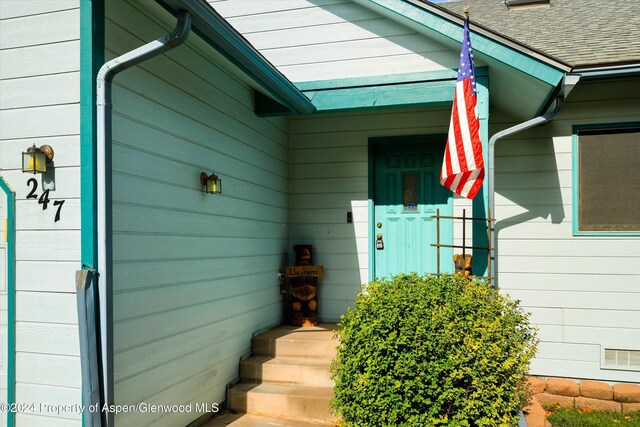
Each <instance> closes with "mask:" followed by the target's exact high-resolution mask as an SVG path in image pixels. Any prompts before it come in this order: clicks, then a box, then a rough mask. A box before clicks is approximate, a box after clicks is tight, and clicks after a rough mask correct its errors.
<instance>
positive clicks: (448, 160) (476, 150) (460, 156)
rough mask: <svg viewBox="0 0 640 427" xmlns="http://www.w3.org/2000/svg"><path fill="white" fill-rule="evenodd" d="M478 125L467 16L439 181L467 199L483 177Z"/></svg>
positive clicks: (470, 197)
mask: <svg viewBox="0 0 640 427" xmlns="http://www.w3.org/2000/svg"><path fill="white" fill-rule="evenodd" d="M479 129H480V122H479V121H478V110H477V108H476V77H475V71H474V68H473V50H472V49H471V41H470V40H469V20H468V19H465V21H464V33H463V36H462V53H460V68H458V80H457V81H456V88H455V92H454V95H453V111H452V112H451V122H450V123H449V135H448V137H447V146H446V148H445V152H444V161H443V162H442V171H441V172H440V183H441V184H442V185H444V186H445V187H447V188H448V189H450V190H451V191H453V192H454V193H457V194H459V195H461V196H463V197H466V198H469V199H473V198H474V197H475V195H476V194H478V191H479V190H480V187H482V181H483V180H484V159H483V158H482V143H481V142H480V134H479Z"/></svg>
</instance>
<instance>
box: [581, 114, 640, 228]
mask: <svg viewBox="0 0 640 427" xmlns="http://www.w3.org/2000/svg"><path fill="white" fill-rule="evenodd" d="M578 162H579V163H578V173H579V178H578V179H579V182H578V184H579V186H578V191H579V193H578V203H579V206H578V221H579V224H578V228H579V230H580V231H640V128H637V127H636V128H625V129H606V130H603V129H599V130H588V131H587V130H581V131H578Z"/></svg>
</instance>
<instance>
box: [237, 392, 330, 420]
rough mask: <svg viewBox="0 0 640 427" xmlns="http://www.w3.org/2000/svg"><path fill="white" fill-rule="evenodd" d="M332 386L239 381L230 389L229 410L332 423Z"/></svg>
mask: <svg viewBox="0 0 640 427" xmlns="http://www.w3.org/2000/svg"><path fill="white" fill-rule="evenodd" d="M332 396H333V389H332V388H331V387H307V386H300V385H291V384H279V383H249V382H246V383H244V382H241V383H239V384H237V385H236V386H235V387H233V388H231V389H229V391H228V394H227V403H228V406H229V409H230V410H232V411H236V412H246V413H249V414H251V415H263V416H267V417H282V418H288V419H293V420H301V421H307V422H321V423H332V422H336V421H337V418H336V417H335V416H334V415H333V414H332V413H331V411H330V410H329V402H330V401H331V398H332Z"/></svg>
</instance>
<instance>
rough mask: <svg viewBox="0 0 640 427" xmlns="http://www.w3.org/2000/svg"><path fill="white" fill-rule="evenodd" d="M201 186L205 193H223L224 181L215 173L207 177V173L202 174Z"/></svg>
mask: <svg viewBox="0 0 640 427" xmlns="http://www.w3.org/2000/svg"><path fill="white" fill-rule="evenodd" d="M200 185H202V189H203V191H204V192H205V193H210V194H220V193H222V180H221V179H220V178H218V175H216V174H215V173H213V172H212V173H211V175H207V173H206V172H202V173H201V174H200Z"/></svg>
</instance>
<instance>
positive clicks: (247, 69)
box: [155, 0, 314, 114]
mask: <svg viewBox="0 0 640 427" xmlns="http://www.w3.org/2000/svg"><path fill="white" fill-rule="evenodd" d="M155 1H156V2H157V3H158V4H159V5H161V6H162V7H164V8H165V9H166V10H168V11H169V12H170V13H172V14H173V15H174V16H177V12H178V11H179V10H186V11H188V12H189V13H190V14H191V17H192V22H193V24H192V25H193V32H195V33H196V34H198V36H200V37H201V38H202V39H203V40H205V41H206V42H207V43H208V44H209V45H211V46H212V47H213V48H214V49H216V50H217V51H218V52H220V53H221V54H222V55H224V56H225V57H226V58H227V59H229V60H230V61H231V62H232V63H233V64H235V65H236V66H237V67H238V68H240V70H242V71H243V72H244V73H245V74H247V75H248V76H249V77H251V78H252V79H253V80H254V81H255V82H256V83H258V84H260V85H261V86H262V87H264V89H266V90H268V91H269V94H270V95H271V96H273V97H274V98H275V99H276V101H278V102H280V103H282V104H283V105H284V106H286V107H287V108H289V109H290V110H291V111H293V112H294V113H299V114H310V113H313V111H314V107H313V104H311V102H310V101H309V99H307V98H306V97H305V96H304V95H303V94H302V93H301V92H300V91H299V90H298V89H297V88H296V87H295V86H294V84H293V83H291V82H290V81H289V80H288V79H287V78H286V77H285V76H284V75H283V74H282V73H281V72H280V71H279V70H278V69H277V68H276V67H274V66H273V65H272V64H271V63H270V62H269V61H267V60H266V59H265V58H264V56H262V54H261V53H260V52H258V50H256V49H255V48H254V47H253V46H252V45H251V43H249V42H248V41H247V40H246V39H245V38H244V37H243V36H242V35H241V34H240V33H238V32H237V31H236V30H235V29H234V28H233V27H232V26H231V25H230V24H229V23H228V22H227V21H225V20H224V18H222V17H221V16H220V15H219V14H218V13H217V12H216V11H215V10H214V9H213V7H211V5H209V4H208V3H207V2H206V1H204V0H155Z"/></svg>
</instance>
